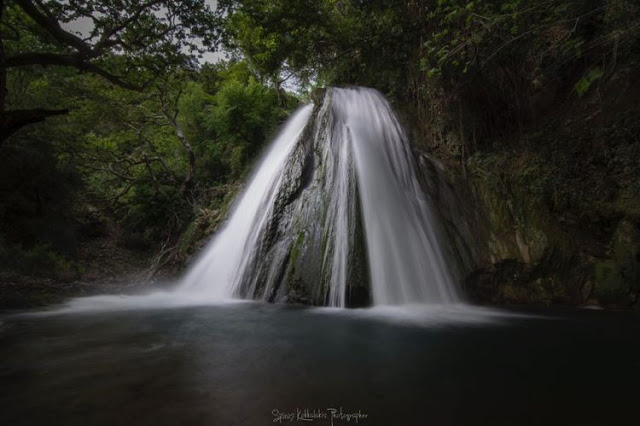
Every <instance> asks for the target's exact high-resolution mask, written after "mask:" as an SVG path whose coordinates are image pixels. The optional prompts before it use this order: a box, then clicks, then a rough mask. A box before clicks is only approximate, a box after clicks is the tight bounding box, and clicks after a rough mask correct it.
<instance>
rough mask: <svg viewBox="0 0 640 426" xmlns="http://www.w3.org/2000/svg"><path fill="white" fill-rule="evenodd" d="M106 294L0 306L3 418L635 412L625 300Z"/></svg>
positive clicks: (517, 418) (553, 418) (635, 375)
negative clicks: (346, 302) (145, 298)
mask: <svg viewBox="0 0 640 426" xmlns="http://www.w3.org/2000/svg"><path fill="white" fill-rule="evenodd" d="M102 306H103V309H102V310H99V309H98V310H93V311H91V312H87V311H85V312H82V310H80V309H79V310H76V311H73V310H72V311H69V312H67V313H57V314H54V313H49V314H42V313H40V314H38V315H26V316H25V315H22V316H15V315H14V316H11V317H7V316H5V317H3V318H2V319H1V321H2V324H1V328H0V358H1V359H2V364H1V367H0V383H2V392H1V393H0V406H1V407H2V411H1V412H0V418H1V423H2V424H3V425H65V426H71V425H269V424H274V423H273V421H274V420H275V419H276V418H275V417H274V415H273V414H272V412H273V410H279V411H280V412H283V413H285V412H292V411H295V410H296V408H299V409H302V410H303V409H305V408H307V409H316V410H323V411H325V410H326V409H327V408H339V407H343V412H345V413H347V412H349V413H353V412H358V411H360V412H361V413H364V414H367V415H368V417H367V418H366V419H364V420H363V421H361V422H360V423H359V424H363V425H596V424H597V425H616V424H634V423H629V422H628V419H633V418H637V417H636V416H637V396H638V393H637V385H638V380H639V379H640V347H639V346H640V345H639V343H638V342H639V339H638V336H639V335H640V321H639V318H638V316H637V315H632V314H628V313H614V312H602V311H572V312H565V313H560V312H556V313H549V311H545V312H544V314H543V315H537V314H538V313H537V312H528V315H525V314H523V313H518V314H515V313H514V314H512V313H510V312H507V311H503V312H501V313H496V312H494V311H491V310H484V309H471V310H458V309H457V308H448V309H447V308H436V309H435V311H434V310H430V311H429V312H421V308H419V307H415V308H413V309H409V310H396V308H381V309H378V308H374V309H373V310H366V309H357V310H344V309H343V310H338V309H332V308H306V307H297V306H288V305H273V304H265V303H261V302H259V303H258V302H251V303H236V304H227V305H224V304H222V305H215V306H198V307H193V306H192V307H185V306H182V307H180V306H173V307H172V308H167V307H164V308H158V307H154V308H142V307H140V306H138V308H137V309H133V308H132V307H129V309H123V308H121V309H116V310H113V309H111V310H110V309H106V307H105V306H104V304H102ZM625 420H627V421H625ZM284 423H285V424H305V423H302V422H300V423H298V422H284ZM312 424H314V425H316V424H317V425H329V424H330V422H329V421H328V420H317V421H315V422H314V423H312ZM334 424H335V425H352V424H354V422H351V423H347V422H346V421H338V420H336V421H334Z"/></svg>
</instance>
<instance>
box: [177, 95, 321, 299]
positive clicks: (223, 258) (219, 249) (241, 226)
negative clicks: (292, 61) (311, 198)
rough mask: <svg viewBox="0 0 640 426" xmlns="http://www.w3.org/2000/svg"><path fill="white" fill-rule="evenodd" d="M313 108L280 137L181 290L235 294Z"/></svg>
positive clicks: (294, 119) (300, 113) (217, 295)
mask: <svg viewBox="0 0 640 426" xmlns="http://www.w3.org/2000/svg"><path fill="white" fill-rule="evenodd" d="M311 109H312V106H311V105H306V106H304V107H302V108H300V109H299V110H298V111H297V112H296V113H295V114H294V115H293V116H292V117H291V118H290V119H289V121H288V123H287V125H286V126H285V127H284V129H283V130H282V132H281V133H280V134H279V135H278V136H277V137H276V139H275V140H274V142H273V144H272V146H271V147H270V149H269V151H268V152H267V154H266V156H265V157H264V159H263V160H262V162H261V163H260V166H259V167H258V168H257V170H256V172H255V174H254V175H253V177H252V178H251V180H250V183H249V185H248V186H247V189H246V191H245V192H244V194H243V195H242V198H241V199H240V200H239V202H237V205H236V206H235V208H234V209H233V211H232V213H231V214H230V216H229V220H228V223H227V224H226V226H225V227H224V228H223V229H221V230H220V231H219V232H218V233H217V234H216V235H215V236H214V238H213V239H212V240H211V241H210V242H209V244H208V245H207V246H206V247H205V248H204V249H203V251H202V254H201V255H200V257H199V259H198V260H197V262H196V263H195V264H194V265H193V267H192V268H191V269H190V270H189V272H188V273H187V275H186V276H185V277H184V279H183V281H182V282H183V284H182V286H181V287H180V289H181V290H187V291H189V290H196V291H198V292H202V293H203V294H204V295H206V296H208V297H211V298H214V299H228V298H231V297H232V296H233V294H234V289H235V288H236V287H237V286H238V280H239V279H240V278H241V276H242V271H243V268H244V266H245V264H246V263H247V259H248V256H249V255H250V254H251V252H252V249H253V247H254V245H255V243H256V241H255V240H256V238H257V237H258V232H259V230H260V228H261V227H262V226H263V224H264V222H265V221H266V219H267V217H268V215H269V207H270V206H271V205H272V204H273V200H274V198H275V196H276V189H277V188H278V183H279V181H280V180H281V179H282V174H283V170H282V169H283V167H284V166H285V161H286V159H287V156H288V155H289V154H290V153H291V149H292V148H293V146H294V145H295V142H296V141H297V139H298V138H299V137H300V133H301V132H302V130H303V129H304V126H305V125H306V124H307V121H308V120H309V115H310V113H311Z"/></svg>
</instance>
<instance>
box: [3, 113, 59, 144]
mask: <svg viewBox="0 0 640 426" xmlns="http://www.w3.org/2000/svg"><path fill="white" fill-rule="evenodd" d="M68 113H69V110H68V109H54V110H48V109H44V108H36V109H17V110H13V111H5V112H3V113H1V114H0V145H1V144H2V142H4V141H5V140H6V139H8V138H9V136H11V135H12V134H14V133H15V132H17V131H18V130H19V129H21V128H22V127H24V126H26V125H29V124H34V123H40V122H42V121H44V120H46V119H47V118H49V117H53V116H56V115H65V114H68Z"/></svg>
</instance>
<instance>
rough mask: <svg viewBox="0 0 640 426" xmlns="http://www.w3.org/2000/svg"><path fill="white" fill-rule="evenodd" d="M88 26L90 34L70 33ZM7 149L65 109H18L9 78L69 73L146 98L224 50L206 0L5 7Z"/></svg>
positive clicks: (2, 121) (92, 0)
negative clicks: (218, 48)
mask: <svg viewBox="0 0 640 426" xmlns="http://www.w3.org/2000/svg"><path fill="white" fill-rule="evenodd" d="M78 22H87V23H89V24H88V31H87V32H88V34H76V33H74V32H73V31H71V30H69V29H67V28H68V27H69V26H73V24H74V23H78ZM0 23H1V26H0V30H1V34H0V36H1V37H0V144H2V143H3V142H4V141H5V140H6V139H7V138H8V137H9V136H11V135H12V134H13V133H15V132H16V131H17V130H19V129H20V128H22V127H24V126H26V125H29V124H32V123H37V122H40V121H43V120H45V119H46V118H48V117H51V116H55V115H63V114H67V113H68V112H69V111H68V109H66V108H62V109H45V108H32V109H10V107H8V105H7V95H8V89H7V71H8V70H11V69H12V68H18V67H29V66H42V67H48V66H62V67H71V68H75V69H77V70H78V71H80V72H83V73H92V74H96V75H99V76H101V77H103V78H104V79H106V80H107V81H109V82H110V83H112V84H115V85H118V86H121V87H124V88H126V89H131V90H141V89H142V87H144V86H145V84H146V83H148V82H149V80H150V79H151V78H152V77H153V76H155V75H158V74H160V73H161V72H164V71H166V70H167V68H171V67H174V66H189V65H190V61H192V60H193V58H194V55H196V54H202V53H203V51H204V49H207V48H212V47H214V46H215V45H216V38H217V35H216V31H215V25H214V15H213V12H212V11H211V9H210V8H209V6H207V5H206V3H205V0H182V1H176V0H142V1H140V0H89V1H83V0H68V1H56V0H0Z"/></svg>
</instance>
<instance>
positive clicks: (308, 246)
mask: <svg viewBox="0 0 640 426" xmlns="http://www.w3.org/2000/svg"><path fill="white" fill-rule="evenodd" d="M436 219H437V218H436V217H435V215H434V214H433V212H432V210H431V207H430V206H429V203H428V200H427V198H426V197H425V195H424V193H423V191H422V189H421V187H420V185H419V181H418V178H417V176H416V164H415V160H414V157H413V154H412V152H411V149H410V147H409V142H408V139H407V136H406V134H405V132H404V130H403V129H402V126H401V125H400V123H399V121H398V119H397V117H396V116H395V114H394V112H393V110H392V109H391V106H390V105H389V103H388V102H387V101H386V100H385V99H384V97H383V96H382V95H381V94H380V93H379V92H377V91H375V90H373V89H365V88H351V89H336V88H329V89H326V91H325V92H324V93H323V95H322V96H320V99H319V100H318V102H316V105H315V106H305V107H303V108H302V109H300V110H299V111H297V112H296V113H295V114H294V115H293V116H292V118H291V119H290V120H289V121H288V123H287V124H286V125H285V126H284V128H283V130H282V132H281V133H280V134H279V135H278V137H277V138H276V139H275V141H274V142H273V145H272V147H271V148H270V150H269V151H268V153H267V154H266V156H265V158H264V159H263V160H262V162H261V163H260V165H259V166H258V168H257V170H256V172H255V174H254V175H253V177H252V178H251V180H250V182H249V184H248V186H247V188H246V191H245V192H244V194H243V195H242V196H241V198H240V199H239V201H238V202H237V203H236V206H235V208H234V209H233V210H232V213H231V215H230V216H229V219H228V223H227V224H226V225H225V226H224V227H223V228H222V229H221V230H220V231H219V232H218V233H217V234H216V235H215V236H214V237H213V239H212V240H211V242H210V243H209V245H208V246H207V247H206V248H205V249H204V250H203V252H202V254H201V256H200V258H199V259H198V260H197V261H196V262H195V264H194V266H193V267H192V268H191V270H190V271H189V272H188V273H187V275H186V276H185V277H184V279H183V282H182V284H181V286H180V287H179V291H184V292H197V293H202V295H203V297H209V298H231V297H239V298H251V299H263V300H267V301H275V302H300V303H308V304H314V305H329V306H337V307H344V306H365V305H370V304H376V305H398V304H408V303H453V302H456V301H458V298H459V297H458V295H457V290H456V285H455V283H454V282H453V280H452V278H451V276H450V273H449V271H448V268H447V264H446V262H445V259H444V256H443V253H442V250H441V248H440V247H441V244H443V241H442V240H441V238H440V237H439V232H438V225H437V220H436Z"/></svg>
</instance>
